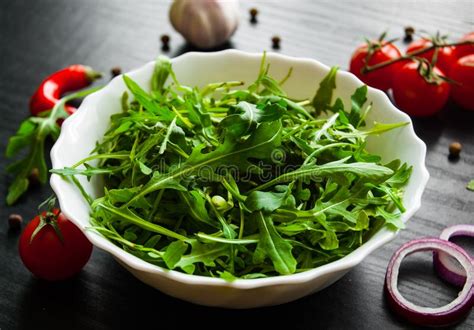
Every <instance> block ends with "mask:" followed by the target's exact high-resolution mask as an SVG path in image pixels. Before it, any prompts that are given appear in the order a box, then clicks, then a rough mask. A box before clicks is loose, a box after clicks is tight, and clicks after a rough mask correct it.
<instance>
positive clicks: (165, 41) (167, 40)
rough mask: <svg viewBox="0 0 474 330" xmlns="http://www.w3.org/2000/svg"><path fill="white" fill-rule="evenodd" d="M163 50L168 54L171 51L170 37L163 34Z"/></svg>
mask: <svg viewBox="0 0 474 330" xmlns="http://www.w3.org/2000/svg"><path fill="white" fill-rule="evenodd" d="M160 39H161V50H162V51H164V52H167V51H168V50H170V36H169V35H167V34H163V35H162V36H161V38H160Z"/></svg>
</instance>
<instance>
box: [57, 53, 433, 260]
mask: <svg viewBox="0 0 474 330" xmlns="http://www.w3.org/2000/svg"><path fill="white" fill-rule="evenodd" d="M261 56H262V55H261V54H248V53H243V52H238V51H224V52H217V53H188V54H185V55H182V56H180V57H178V58H175V59H173V60H172V63H173V69H174V71H175V73H176V76H177V78H178V80H179V81H180V82H182V83H183V84H185V85H189V86H203V85H205V84H207V83H211V82H218V81H226V80H242V81H244V82H245V83H246V84H249V83H252V82H253V81H254V80H255V79H256V77H257V75H258V71H259V66H260V60H261ZM267 61H268V63H270V74H271V75H272V76H273V77H274V78H276V79H277V80H280V79H282V78H283V77H285V76H286V74H287V73H288V70H289V69H290V67H292V68H293V73H292V75H291V77H290V78H289V79H288V80H287V82H286V83H285V85H284V90H285V91H286V92H287V93H288V95H289V96H290V97H292V98H296V99H311V98H312V97H313V96H314V94H315V92H316V90H317V88H318V86H319V82H320V81H321V80H322V78H323V77H324V76H325V75H326V74H327V73H328V72H329V67H327V66H325V65H322V64H320V63H319V62H317V61H314V60H310V59H296V58H290V57H286V56H282V55H278V54H271V53H270V54H267ZM153 67H154V63H153V62H150V63H148V64H146V65H145V66H143V67H142V68H140V69H138V70H135V71H132V72H130V73H128V74H127V75H128V76H129V77H131V78H132V79H134V80H135V81H136V82H137V83H138V84H139V85H140V86H142V88H144V89H145V90H149V85H150V78H151V75H152V72H153ZM336 85H337V88H336V91H335V96H337V97H341V98H342V100H343V101H344V104H345V106H346V107H350V104H351V103H350V96H351V94H352V93H353V92H354V90H355V89H356V88H357V87H359V86H361V85H362V82H360V81H359V80H358V79H357V78H355V76H353V75H352V74H350V73H347V72H343V71H339V72H338V75H337V78H336ZM124 91H126V86H125V84H124V82H123V80H122V77H121V76H119V77H116V78H115V79H113V80H112V81H111V82H110V83H109V84H108V85H107V86H106V87H105V88H104V89H102V90H101V91H99V92H97V93H95V94H93V95H91V96H89V97H88V98H86V100H85V101H84V102H83V104H82V105H81V107H80V109H79V111H77V112H76V113H75V114H74V115H73V116H71V117H70V118H69V119H67V120H66V121H65V123H64V124H63V128H62V133H61V136H60V138H59V140H58V142H57V143H56V144H55V146H54V148H53V150H52V153H51V156H52V160H53V167H54V168H62V167H64V166H71V165H72V164H74V163H75V162H77V161H79V160H81V159H82V158H84V157H86V156H87V155H89V153H90V151H91V150H92V149H93V148H94V146H95V143H96V141H99V140H101V138H102V136H103V134H104V133H105V131H106V130H107V128H108V125H109V122H110V115H112V114H114V113H116V112H119V111H120V109H121V105H120V98H121V96H122V94H123V92H124ZM368 102H372V103H373V109H372V111H371V112H370V113H369V114H368V116H367V123H368V126H370V125H371V123H373V121H377V122H383V123H395V122H400V121H404V122H410V125H407V126H405V127H403V128H399V129H397V130H394V131H391V132H388V133H385V134H383V135H380V136H374V137H371V138H370V139H369V141H368V146H367V147H368V149H369V150H370V151H372V152H375V153H377V154H379V155H381V156H382V158H383V160H384V161H385V162H388V161H391V160H393V159H395V158H399V159H401V160H402V161H404V162H407V163H408V164H409V165H412V166H413V167H414V169H413V174H412V177H411V180H410V182H409V184H408V186H407V188H406V192H405V204H406V208H407V211H406V212H405V213H404V214H403V221H407V219H408V218H409V217H410V216H411V215H412V214H413V213H414V212H415V211H416V209H418V207H419V204H420V199H421V194H422V192H423V189H424V186H425V184H426V181H427V179H428V174H427V171H426V168H425V165H424V160H425V153H426V147H425V145H424V143H423V142H422V141H421V140H419V139H418V138H417V137H416V135H415V133H414V131H413V127H412V125H411V120H410V118H409V117H408V116H407V115H406V114H404V113H402V112H400V111H399V110H397V109H396V108H395V107H394V106H393V105H392V104H391V103H390V101H389V100H388V98H387V96H386V95H385V94H384V93H383V92H381V91H379V90H375V89H372V88H369V92H368ZM79 180H80V181H81V183H82V185H83V186H84V188H85V190H86V191H87V192H88V193H89V194H91V195H92V196H94V197H96V196H100V195H101V194H102V184H101V181H100V180H98V179H93V180H91V182H88V181H87V180H86V179H85V178H82V177H81V178H79ZM51 185H52V187H53V189H54V190H55V192H56V193H57V195H58V198H59V200H60V204H61V207H62V209H63V211H64V212H65V213H66V215H67V216H68V217H70V218H71V219H72V220H73V221H74V222H75V223H76V224H77V225H79V226H80V227H82V228H85V227H87V226H89V207H88V205H87V203H86V201H85V200H84V198H83V197H82V196H81V194H80V192H79V190H78V189H77V188H76V187H75V186H74V185H73V184H71V183H69V182H67V181H65V180H62V179H61V178H59V177H58V176H57V175H53V176H52V179H51ZM86 233H87V235H88V236H89V237H90V238H92V236H94V238H93V240H94V241H97V240H101V244H102V245H104V244H107V246H108V248H110V249H113V250H115V248H117V247H115V248H114V246H113V244H111V243H110V242H104V241H106V240H105V238H102V237H99V236H98V235H97V234H93V233H92V232H91V231H87V232H86ZM393 237H394V234H393V233H392V232H389V231H387V230H382V231H380V232H379V233H377V234H376V235H375V236H374V237H372V239H371V240H369V242H367V243H366V244H364V245H363V246H362V247H360V248H359V249H358V250H356V251H354V252H353V253H352V254H351V255H353V256H359V258H356V259H357V262H358V261H360V260H362V258H363V257H364V256H365V255H367V254H368V253H370V251H372V250H373V249H374V248H376V247H377V246H379V245H381V244H383V243H384V242H387V241H388V240H389V239H390V238H393ZM111 245H112V246H111ZM359 250H360V251H359ZM117 253H118V252H117ZM133 258H134V257H133ZM346 258H347V257H346ZM343 259H344V258H343ZM137 262H139V261H137ZM142 266H143V265H142ZM150 266H152V265H150ZM152 267H155V266H152Z"/></svg>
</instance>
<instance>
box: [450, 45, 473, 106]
mask: <svg viewBox="0 0 474 330" xmlns="http://www.w3.org/2000/svg"><path fill="white" fill-rule="evenodd" d="M449 78H451V79H453V80H454V81H455V82H456V84H453V85H452V92H451V96H452V98H453V100H454V101H455V102H456V103H457V104H459V105H460V106H461V107H463V108H464V109H467V110H472V111H474V54H471V55H467V56H464V57H461V58H460V59H459V60H458V61H457V62H456V63H455V64H454V65H453V67H452V68H451V72H450V75H449Z"/></svg>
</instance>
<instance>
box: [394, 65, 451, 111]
mask: <svg viewBox="0 0 474 330" xmlns="http://www.w3.org/2000/svg"><path fill="white" fill-rule="evenodd" d="M418 67H419V63H418V62H415V61H412V62H408V63H406V64H404V65H403V66H402V67H401V69H400V70H398V71H397V72H396V73H395V75H394V77H393V78H394V79H393V88H392V91H393V98H394V99H395V103H396V104H397V106H398V107H399V108H400V109H401V110H403V111H404V112H406V113H407V114H409V115H410V116H414V117H427V116H431V115H433V114H435V113H437V112H438V111H440V110H441V109H442V108H443V107H444V106H445V104H446V102H447V101H448V98H449V92H450V89H451V86H450V85H449V84H448V83H447V82H446V81H444V80H441V79H436V81H435V82H431V83H430V82H428V81H426V80H425V78H424V77H423V76H422V75H421V74H420V72H419V70H418ZM433 73H434V75H435V76H443V75H444V74H443V72H442V71H441V70H440V69H438V68H437V67H434V68H433Z"/></svg>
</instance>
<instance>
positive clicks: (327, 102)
mask: <svg viewBox="0 0 474 330" xmlns="http://www.w3.org/2000/svg"><path fill="white" fill-rule="evenodd" d="M336 75H337V67H332V68H331V70H330V71H329V73H328V74H327V76H326V77H324V79H323V80H322V81H321V82H320V83H319V88H318V91H317V92H316V95H315V96H314V98H313V101H312V105H313V107H314V110H315V111H316V114H318V115H319V114H321V112H326V111H327V110H329V109H330V106H331V101H332V95H333V92H334V89H335V88H336Z"/></svg>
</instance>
